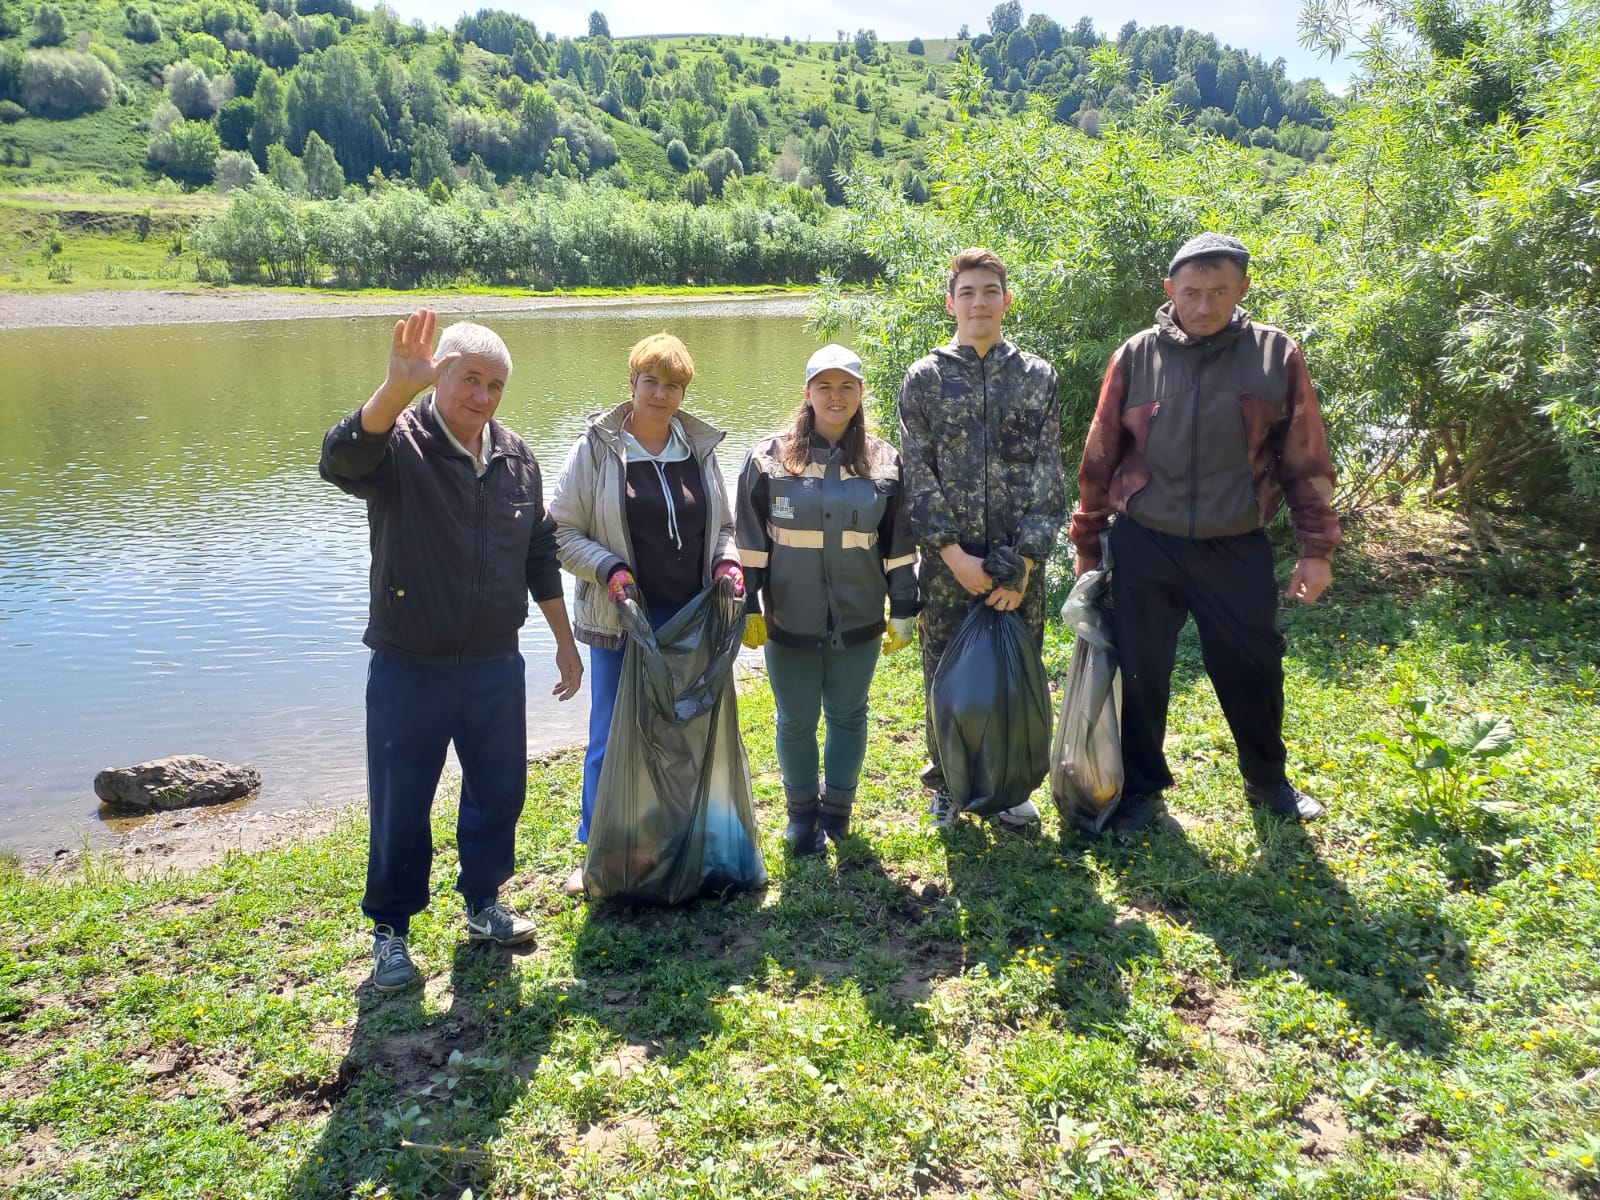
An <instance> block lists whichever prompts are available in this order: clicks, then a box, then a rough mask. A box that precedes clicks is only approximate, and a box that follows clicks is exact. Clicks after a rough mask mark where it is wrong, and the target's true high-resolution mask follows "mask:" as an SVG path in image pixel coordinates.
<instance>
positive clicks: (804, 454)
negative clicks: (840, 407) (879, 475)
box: [778, 394, 872, 479]
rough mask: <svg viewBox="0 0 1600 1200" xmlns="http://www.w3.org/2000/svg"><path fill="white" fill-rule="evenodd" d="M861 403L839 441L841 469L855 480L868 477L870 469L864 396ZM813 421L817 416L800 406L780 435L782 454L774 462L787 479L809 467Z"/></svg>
mask: <svg viewBox="0 0 1600 1200" xmlns="http://www.w3.org/2000/svg"><path fill="white" fill-rule="evenodd" d="M861 400H862V403H861V406H860V407H859V408H857V409H856V411H855V415H854V416H852V417H851V418H850V424H848V425H846V426H845V427H844V436H843V437H841V438H840V439H839V448H840V449H842V450H843V451H844V462H843V463H841V464H840V467H841V469H843V470H846V471H849V472H850V473H851V474H853V475H855V476H856V477H857V478H860V479H865V478H867V477H868V476H869V475H870V474H871V470H872V467H871V464H870V463H868V461H867V405H866V396H865V394H863V395H862V398H861ZM816 420H817V414H816V413H814V412H813V411H812V410H811V405H810V404H807V403H802V404H801V405H800V407H799V408H797V409H795V411H794V420H792V421H791V422H789V430H788V432H787V433H785V434H784V435H783V451H782V453H781V454H780V455H779V459H778V461H779V462H781V463H783V469H784V470H785V471H788V472H789V474H791V475H800V474H802V473H804V471H805V469H806V468H807V467H809V466H810V465H811V433H812V430H814V429H815V428H816Z"/></svg>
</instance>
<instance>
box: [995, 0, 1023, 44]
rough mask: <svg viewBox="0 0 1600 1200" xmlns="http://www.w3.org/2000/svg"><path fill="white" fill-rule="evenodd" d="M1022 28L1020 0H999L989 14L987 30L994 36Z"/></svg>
mask: <svg viewBox="0 0 1600 1200" xmlns="http://www.w3.org/2000/svg"><path fill="white" fill-rule="evenodd" d="M1021 28H1022V0H1001V2H1000V3H999V4H996V5H995V6H994V11H993V12H991V13H990V14H989V32H990V33H992V34H994V35H995V37H1000V36H1001V35H1002V34H1007V33H1011V32H1012V31H1013V30H1017V29H1021Z"/></svg>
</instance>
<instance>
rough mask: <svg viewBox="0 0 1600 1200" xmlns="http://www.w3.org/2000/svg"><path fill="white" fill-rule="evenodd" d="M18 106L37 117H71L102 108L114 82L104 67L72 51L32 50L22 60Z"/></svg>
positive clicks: (106, 102) (85, 55)
mask: <svg viewBox="0 0 1600 1200" xmlns="http://www.w3.org/2000/svg"><path fill="white" fill-rule="evenodd" d="M21 85H22V102H23V104H24V106H25V107H26V108H27V110H28V111H29V112H31V113H33V114H35V115H36V116H41V117H75V116H78V115H79V114H80V113H86V112H93V111H94V110H96V109H100V108H105V107H106V106H107V105H109V104H110V103H111V100H112V97H114V96H115V95H116V90H117V89H116V78H115V77H114V76H113V75H112V74H111V72H110V71H109V70H108V69H107V68H106V65H105V63H103V62H101V61H100V60H99V59H97V58H94V57H92V56H90V55H88V54H79V53H78V52H77V51H75V50H32V51H29V52H28V53H27V54H26V55H24V56H23V60H22V72H21Z"/></svg>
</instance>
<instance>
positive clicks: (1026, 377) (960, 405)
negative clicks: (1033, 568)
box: [900, 341, 1067, 565]
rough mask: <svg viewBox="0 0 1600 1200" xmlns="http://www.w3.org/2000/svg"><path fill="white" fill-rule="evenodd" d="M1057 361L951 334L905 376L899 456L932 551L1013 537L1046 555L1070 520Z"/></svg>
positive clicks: (981, 550) (914, 521)
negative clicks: (982, 351) (985, 349)
mask: <svg viewBox="0 0 1600 1200" xmlns="http://www.w3.org/2000/svg"><path fill="white" fill-rule="evenodd" d="M1060 403H1061V402H1060V398H1059V395H1058V392H1057V388H1056V372H1055V368H1054V367H1052V366H1051V365H1050V364H1049V363H1047V362H1045V361H1044V359H1042V358H1039V357H1038V356H1036V355H1033V354H1027V353H1025V352H1023V351H1021V350H1018V349H1017V348H1016V347H1015V346H1013V345H1012V344H1011V343H1010V342H1007V341H1001V342H998V343H997V344H996V345H995V346H994V347H992V348H991V349H990V351H989V353H988V354H986V355H984V356H983V357H982V358H979V357H978V355H977V352H976V351H975V350H973V348H972V347H971V346H963V345H960V344H959V343H956V342H951V343H950V344H949V345H947V346H941V347H939V349H937V350H935V351H934V352H933V353H932V354H929V355H926V356H925V357H923V358H919V359H918V360H917V361H916V362H915V363H913V364H912V365H911V369H910V370H908V371H907V372H906V376H905V380H904V382H903V383H902V384H901V385H900V456H901V459H902V461H903V462H904V464H905V481H906V497H907V500H908V501H909V504H910V509H911V526H912V529H913V531H914V532H915V533H916V537H917V542H918V544H919V545H920V546H921V547H922V550H923V552H924V554H925V555H927V554H937V553H938V552H939V551H940V550H942V549H943V548H944V547H945V546H948V545H950V544H952V543H959V544H960V545H961V546H962V547H963V548H964V549H965V550H967V552H968V553H972V554H978V555H983V554H986V553H988V551H989V550H991V549H993V548H995V547H997V546H1013V547H1015V548H1016V549H1017V550H1019V551H1020V552H1021V553H1022V554H1024V555H1026V556H1027V557H1028V558H1031V559H1032V560H1033V561H1034V562H1035V563H1038V564H1041V565H1042V564H1043V563H1044V561H1045V559H1047V558H1048V557H1049V555H1050V550H1051V547H1053V546H1054V545H1055V540H1056V535H1057V534H1058V533H1060V532H1061V526H1062V523H1063V522H1064V521H1065V520H1066V513H1067V500H1066V490H1065V486H1064V484H1063V482H1062V478H1061V409H1060Z"/></svg>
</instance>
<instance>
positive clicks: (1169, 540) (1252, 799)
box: [1071, 233, 1340, 832]
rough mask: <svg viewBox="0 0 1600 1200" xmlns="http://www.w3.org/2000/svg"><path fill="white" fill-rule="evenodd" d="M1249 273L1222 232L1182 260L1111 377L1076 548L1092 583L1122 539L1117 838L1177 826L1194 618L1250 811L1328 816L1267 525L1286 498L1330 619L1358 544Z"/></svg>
mask: <svg viewBox="0 0 1600 1200" xmlns="http://www.w3.org/2000/svg"><path fill="white" fill-rule="evenodd" d="M1249 265H1250V254H1249V252H1248V251H1247V250H1246V249H1245V247H1244V244H1243V243H1242V242H1240V241H1239V240H1238V239H1237V238H1232V237H1227V236H1224V235H1222V234H1217V233H1204V234H1201V235H1200V236H1199V237H1197V238H1194V239H1193V240H1191V241H1189V242H1188V243H1186V244H1185V245H1184V246H1183V247H1182V248H1181V249H1180V250H1179V251H1178V253H1177V254H1176V255H1175V256H1174V258H1173V260H1172V265H1171V267H1170V268H1169V274H1168V278H1167V280H1166V291H1167V296H1168V298H1169V300H1170V303H1168V304H1166V305H1164V306H1163V307H1162V308H1161V310H1160V311H1159V312H1158V313H1157V314H1156V323H1155V325H1154V327H1152V328H1150V329H1147V330H1145V331H1144V332H1142V333H1138V334H1135V335H1134V336H1133V337H1131V338H1129V339H1128V340H1127V341H1126V342H1124V343H1123V344H1122V346H1121V347H1120V348H1119V349H1118V350H1117V352H1116V354H1115V355H1114V356H1113V357H1112V359H1111V365H1110V366H1109V367H1108V368H1107V369H1106V375H1105V382H1104V383H1103V384H1102V386H1101V389H1100V399H1099V402H1098V404H1097V405H1096V407H1095V414H1094V419H1093V421H1092V422H1091V423H1090V426H1089V436H1088V442H1087V444H1086V445H1085V447H1084V452H1083V462H1082V464H1081V465H1080V466H1079V468H1078V486H1079V492H1080V499H1079V506H1078V511H1077V512H1075V513H1073V514H1072V531H1071V537H1072V543H1073V546H1074V548H1075V549H1076V551H1077V569H1078V573H1079V574H1080V575H1081V574H1083V572H1085V571H1087V570H1089V568H1090V567H1092V566H1094V565H1095V564H1097V563H1098V562H1099V561H1100V557H1101V554H1100V536H1101V534H1102V533H1103V532H1105V531H1106V529H1107V527H1108V526H1109V528H1110V534H1109V543H1110V547H1111V565H1112V572H1111V592H1112V600H1113V604H1114V607H1115V617H1114V624H1115V631H1116V639H1117V658H1118V663H1119V665H1120V666H1121V668H1122V760H1123V766H1124V768H1125V770H1126V774H1127V780H1126V784H1125V787H1124V792H1123V795H1122V799H1121V802H1120V803H1119V805H1118V807H1117V810H1116V812H1115V814H1114V815H1113V816H1112V819H1111V828H1112V829H1114V830H1118V831H1122V832H1132V831H1135V830H1138V829H1142V828H1144V827H1145V826H1147V825H1149V824H1150V823H1151V822H1152V821H1155V820H1158V819H1160V818H1162V817H1163V816H1164V814H1165V805H1164V804H1163V802H1162V800H1161V793H1162V791H1164V790H1165V789H1166V788H1168V787H1170V786H1171V785H1172V774H1171V772H1170V771H1168V769H1167V761H1166V755H1165V754H1164V753H1163V751H1162V742H1163V739H1164V738H1165V736H1166V728H1167V703H1168V698H1169V694H1170V690H1171V681H1172V670H1173V666H1174V664H1175V660H1176V653H1177V644H1178V632H1179V630H1181V629H1182V628H1183V624H1184V621H1185V620H1186V619H1187V618H1188V617H1189V616H1190V615H1191V614H1192V615H1193V616H1194V620H1195V625H1196V627H1197V628H1198V630H1199V633H1200V649H1201V654H1202V656H1203V658H1204V660H1205V667H1206V674H1207V675H1209V676H1210V677H1211V683H1212V686H1213V687H1214V688H1215V689H1216V692H1217V700H1218V703H1219V704H1220V705H1221V706H1222V712H1223V715H1224V716H1225V717H1226V718H1227V721H1228V727H1229V728H1230V729H1231V730H1232V732H1233V738H1234V743H1235V745H1236V746H1237V748H1238V752H1239V771H1240V773H1241V774H1242V775H1243V776H1244V794H1245V799H1246V800H1247V801H1248V802H1249V803H1250V804H1251V805H1252V806H1254V807H1256V808H1258V809H1261V810H1262V811H1264V812H1268V813H1271V814H1273V815H1275V816H1279V817H1284V818H1287V819H1290V820H1300V821H1309V820H1313V819H1315V818H1317V817H1320V816H1321V815H1322V813H1323V808H1322V805H1320V804H1318V803H1317V801H1315V800H1314V799H1312V798H1311V797H1310V796H1308V795H1306V794H1305V793H1304V792H1302V791H1300V790H1298V789H1297V788H1295V787H1294V786H1293V785H1292V784H1290V782H1289V779H1288V775H1287V774H1286V772H1285V764H1286V762H1287V759H1288V753H1287V751H1286V749H1285V748H1284V744H1283V651H1284V646H1285V643H1284V638H1283V635H1282V634H1281V633H1279V632H1278V629H1277V611H1278V586H1277V581H1276V577H1275V576H1274V573H1273V565H1272V548H1271V546H1270V545H1269V544H1268V542H1267V535H1266V532H1265V529H1264V527H1265V525H1266V524H1267V522H1268V521H1270V520H1271V519H1272V516H1273V514H1274V513H1275V512H1276V511H1277V508H1278V503H1279V499H1280V497H1281V498H1282V500H1283V501H1285V502H1286V503H1287V504H1288V507H1289V515H1290V516H1291V517H1292V518H1293V519H1294V528H1295V535H1296V537H1297V538H1298V540H1299V543H1300V557H1299V561H1298V562H1297V563H1296V564H1295V568H1294V574H1293V577H1292V578H1291V579H1290V581H1289V588H1288V592H1289V595H1290V596H1291V597H1292V598H1293V599H1295V600H1298V601H1299V602H1300V603H1302V604H1313V603H1315V602H1316V599H1317V597H1318V596H1320V595H1321V594H1322V592H1323V589H1325V588H1326V587H1327V586H1328V583H1329V582H1330V580H1331V579H1332V571H1331V569H1330V566H1329V557H1330V556H1331V555H1332V553H1333V550H1334V547H1335V546H1337V545H1338V544H1339V538H1340V531H1339V519H1338V517H1336V516H1335V515H1334V512H1333V508H1332V506H1331V504H1330V499H1331V497H1332V496H1333V461H1332V459H1331V458H1330V457H1329V454H1328V439H1327V434H1326V432H1325V431H1324V429H1323V425H1322V412H1321V410H1320V409H1319V408H1318V406H1317V393H1316V392H1315V390H1313V388H1312V386H1311V376H1310V374H1309V373H1308V372H1307V370H1306V360H1305V357H1304V356H1303V355H1302V354H1301V353H1300V347H1299V346H1297V345H1296V344H1295V343H1294V340H1293V339H1292V338H1290V337H1289V335H1288V334H1286V333H1284V332H1283V331H1282V330H1281V329H1274V328H1272V327H1271V326H1270V325H1258V324H1256V323H1255V322H1253V321H1251V319H1250V317H1249V314H1247V313H1246V312H1245V311H1244V309H1242V308H1240V307H1239V302H1240V301H1241V300H1243V299H1244V294H1245V292H1246V291H1247V290H1248V289H1249V287H1250V277H1249V274H1248V270H1249ZM1113 517H1115V520H1113Z"/></svg>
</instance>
